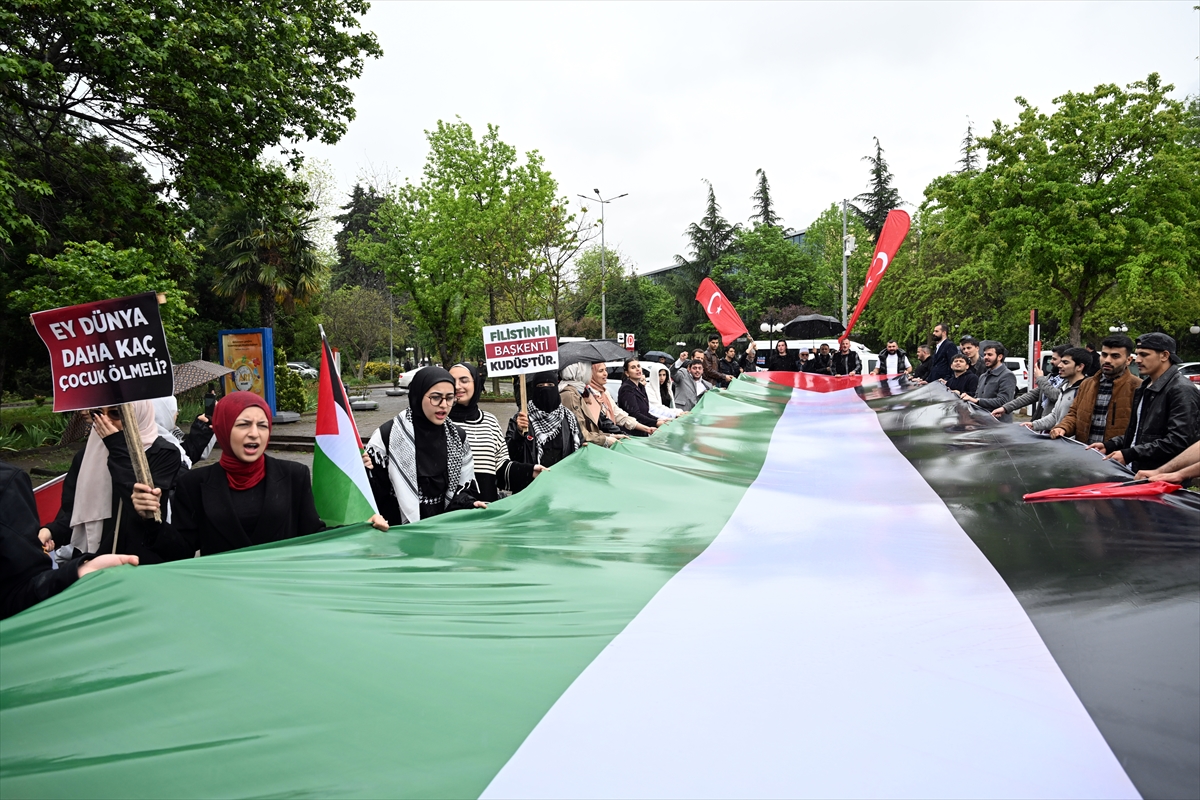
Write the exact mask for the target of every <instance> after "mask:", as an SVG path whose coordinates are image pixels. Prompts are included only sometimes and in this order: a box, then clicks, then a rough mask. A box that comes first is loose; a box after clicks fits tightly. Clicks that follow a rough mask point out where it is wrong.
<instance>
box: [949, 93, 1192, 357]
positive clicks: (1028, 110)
mask: <svg viewBox="0 0 1200 800" xmlns="http://www.w3.org/2000/svg"><path fill="white" fill-rule="evenodd" d="M1172 88H1173V87H1171V86H1164V85H1162V83H1161V82H1160V80H1159V77H1158V75H1157V74H1152V75H1150V76H1149V78H1147V79H1146V80H1145V81H1139V82H1136V83H1133V84H1130V85H1129V87H1127V90H1123V89H1121V88H1119V87H1117V86H1115V85H1112V84H1105V85H1101V86H1097V87H1096V88H1095V89H1094V90H1093V91H1091V92H1085V93H1073V92H1072V93H1067V94H1065V95H1062V96H1061V97H1058V98H1056V99H1055V100H1054V103H1055V106H1056V108H1055V110H1054V111H1053V112H1052V113H1050V114H1042V113H1040V112H1039V111H1038V110H1037V109H1036V108H1034V107H1033V106H1031V105H1030V104H1029V103H1028V102H1027V101H1025V100H1024V99H1023V98H1017V104H1018V105H1019V106H1020V108H1021V111H1020V114H1019V118H1018V122H1017V123H1016V124H1015V125H1004V124H1003V123H1001V122H999V121H997V123H996V127H995V129H994V131H993V133H992V134H991V135H990V136H988V137H984V138H981V139H980V140H979V144H980V146H981V147H983V148H984V149H985V150H986V151H987V166H986V167H985V168H984V169H983V170H981V171H979V172H978V173H962V174H959V175H947V176H943V177H941V178H938V179H936V180H935V181H934V182H933V183H931V184H930V186H929V187H928V188H927V189H926V197H927V198H929V201H930V202H931V204H935V205H936V206H937V207H939V208H940V209H941V210H942V212H943V213H944V218H945V223H946V226H947V229H948V230H949V232H950V233H951V235H952V236H953V237H954V241H955V243H956V245H957V246H959V247H961V248H962V250H963V251H964V252H966V253H968V254H969V255H970V256H971V257H972V258H973V259H974V260H976V261H979V262H989V263H991V264H993V265H994V266H995V269H996V270H997V277H998V279H999V280H1002V281H1005V282H1007V283H1009V284H1010V285H1011V281H1012V280H1013V279H1014V278H1016V277H1017V276H1019V275H1020V274H1023V273H1025V274H1029V275H1032V276H1038V277H1040V278H1042V279H1044V280H1045V281H1046V282H1047V284H1048V287H1049V289H1050V290H1051V291H1052V292H1053V294H1054V296H1056V297H1057V298H1058V299H1059V300H1060V302H1061V303H1062V307H1063V312H1064V316H1065V319H1064V320H1063V321H1064V322H1066V323H1067V325H1066V327H1067V328H1068V330H1069V339H1070V341H1071V343H1072V344H1076V345H1078V344H1079V343H1080V342H1081V340H1082V333H1083V325H1084V318H1085V316H1086V315H1087V314H1089V313H1090V312H1092V311H1094V310H1095V309H1096V308H1097V307H1098V306H1099V304H1100V303H1101V302H1102V301H1103V300H1104V299H1105V297H1107V296H1110V295H1111V294H1112V293H1113V292H1115V291H1117V290H1118V289H1120V290H1122V291H1124V292H1126V293H1133V292H1136V291H1139V290H1148V289H1150V288H1151V287H1154V288H1157V289H1159V290H1163V289H1166V290H1169V291H1174V292H1181V291H1183V290H1185V289H1186V288H1187V287H1188V286H1189V285H1191V286H1194V284H1195V282H1196V280H1197V272H1198V268H1200V263H1198V259H1197V256H1196V254H1197V253H1198V252H1200V240H1198V237H1200V231H1198V229H1197V227H1196V224H1195V221H1196V219H1198V218H1200V152H1198V151H1197V150H1196V148H1193V147H1189V146H1187V144H1186V140H1187V137H1188V136H1189V134H1190V131H1189V130H1188V128H1187V126H1186V124H1185V116H1184V115H1185V112H1184V106H1183V104H1182V103H1180V102H1178V101H1175V100H1172V99H1170V98H1169V96H1168V94H1169V92H1170V91H1171V90H1172Z"/></svg>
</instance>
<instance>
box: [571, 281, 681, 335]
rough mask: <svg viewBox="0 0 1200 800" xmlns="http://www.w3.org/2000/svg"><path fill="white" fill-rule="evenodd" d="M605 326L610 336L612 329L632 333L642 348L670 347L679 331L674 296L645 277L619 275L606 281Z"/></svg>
mask: <svg viewBox="0 0 1200 800" xmlns="http://www.w3.org/2000/svg"><path fill="white" fill-rule="evenodd" d="M585 319H594V317H585ZM608 329H609V331H610V333H609V335H610V336H615V333H613V331H620V332H622V333H633V334H635V335H636V336H637V337H638V338H637V348H638V350H640V351H642V352H645V351H647V350H663V349H667V348H673V347H674V344H675V341H676V337H677V336H678V335H679V317H678V315H677V314H676V313H675V298H673V297H672V296H671V293H670V292H668V291H667V290H666V289H664V288H663V287H662V286H659V285H658V284H657V283H654V282H653V281H650V280H648V279H646V278H641V277H638V276H636V275H631V276H629V277H624V278H618V279H616V280H615V281H613V282H612V283H610V284H609V290H608Z"/></svg>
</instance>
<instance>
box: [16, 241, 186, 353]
mask: <svg viewBox="0 0 1200 800" xmlns="http://www.w3.org/2000/svg"><path fill="white" fill-rule="evenodd" d="M32 260H33V261H34V264H35V266H36V267H37V271H36V274H34V275H33V276H31V277H29V278H27V279H26V280H25V283H24V285H23V286H22V288H20V289H18V290H16V291H14V292H12V293H11V294H9V296H8V299H9V302H10V303H11V304H12V307H13V310H14V311H17V312H19V313H22V314H30V313H32V312H34V311H45V310H46V309H50V308H59V307H61V306H72V305H77V304H79V303H90V302H93V301H95V300H107V299H109V298H112V297H128V296H130V295H135V294H142V293H143V292H160V293H162V294H165V295H166V297H167V302H166V304H164V305H162V306H160V307H159V311H160V313H161V314H162V320H163V328H164V329H165V330H166V333H167V347H168V348H170V349H171V351H172V353H173V354H182V356H183V359H182V360H187V359H188V358H189V357H190V356H191V354H192V348H191V345H190V342H188V340H187V338H186V337H185V336H184V333H183V326H184V323H185V322H186V321H187V318H188V317H189V316H191V315H192V314H194V313H195V312H194V311H193V310H192V309H191V308H189V307H188V304H187V299H186V296H185V295H184V293H183V292H181V291H180V290H179V288H178V286H177V285H176V283H175V281H174V280H173V279H172V278H171V277H170V276H169V275H168V274H167V271H166V269H164V268H163V267H162V266H161V265H159V264H158V263H156V261H155V259H154V258H152V257H151V256H150V254H149V253H146V252H145V251H142V250H138V249H137V248H128V249H124V250H118V249H116V248H114V247H113V246H112V245H111V244H101V243H100V242H85V243H83V244H75V243H71V244H69V245H67V247H66V248H65V249H64V250H63V252H62V253H60V254H59V255H57V256H55V257H54V258H45V257H44V256H32ZM175 357H176V358H179V355H176V356H175Z"/></svg>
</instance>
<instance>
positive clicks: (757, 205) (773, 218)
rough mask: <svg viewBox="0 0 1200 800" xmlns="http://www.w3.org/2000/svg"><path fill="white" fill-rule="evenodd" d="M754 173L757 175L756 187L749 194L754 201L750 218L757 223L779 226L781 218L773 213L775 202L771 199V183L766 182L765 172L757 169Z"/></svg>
mask: <svg viewBox="0 0 1200 800" xmlns="http://www.w3.org/2000/svg"><path fill="white" fill-rule="evenodd" d="M754 174H755V175H757V176H758V188H757V189H755V190H754V194H753V195H751V196H750V199H751V200H753V201H754V215H753V216H752V217H750V219H751V220H754V221H756V222H757V223H758V224H759V225H773V226H775V227H779V223H780V222H782V221H783V220H782V219H780V217H779V215H778V214H776V213H775V203H774V202H773V201H772V200H771V185H770V184H769V183H767V173H765V172H763V171H762V170H761V169H757V170H755V171H754Z"/></svg>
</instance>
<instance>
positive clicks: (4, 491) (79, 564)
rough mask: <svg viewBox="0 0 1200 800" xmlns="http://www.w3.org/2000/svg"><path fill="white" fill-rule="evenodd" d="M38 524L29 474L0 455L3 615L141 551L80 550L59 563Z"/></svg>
mask: <svg viewBox="0 0 1200 800" xmlns="http://www.w3.org/2000/svg"><path fill="white" fill-rule="evenodd" d="M38 527H39V526H38V513H37V501H36V500H34V497H33V483H32V482H30V480H29V476H28V475H26V474H25V471H24V470H21V469H17V468H16V467H14V466H13V465H12V464H6V463H4V462H3V461H0V619H4V618H6V617H11V616H12V615H13V614H16V613H17V612H20V611H24V610H25V609H27V608H29V607H30V606H33V605H36V604H37V603H40V602H42V601H43V600H45V599H47V598H49V597H53V596H54V595H56V594H58V593H59V592H61V591H62V590H63V589H66V588H67V587H68V586H70V585H71V584H72V583H74V582H75V581H76V580H78V579H79V578H82V577H83V576H84V575H87V574H88V573H89V572H95V571H96V570H98V569H104V568H106V567H115V566H118V565H120V564H134V565H136V564H137V563H138V558H137V556H126V555H115V554H110V555H103V556H96V557H94V558H93V557H90V556H81V557H79V558H74V559H72V560H70V561H68V562H66V563H65V564H62V565H61V566H59V567H58V568H57V569H55V567H54V562H53V560H52V559H51V558H50V554H49V553H47V552H46V551H45V550H44V549H43V547H44V546H43V544H42V543H41V542H40V541H38ZM46 546H49V547H50V548H53V547H54V543H53V542H48V543H47V545H46Z"/></svg>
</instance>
